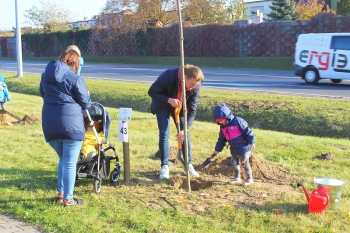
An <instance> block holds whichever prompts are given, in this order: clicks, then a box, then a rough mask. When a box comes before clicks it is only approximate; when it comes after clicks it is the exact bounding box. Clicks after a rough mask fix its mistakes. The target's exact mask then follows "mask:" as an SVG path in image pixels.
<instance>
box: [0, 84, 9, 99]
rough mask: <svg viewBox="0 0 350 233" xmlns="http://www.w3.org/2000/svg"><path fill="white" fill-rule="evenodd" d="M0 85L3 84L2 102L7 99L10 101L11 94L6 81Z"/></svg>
mask: <svg viewBox="0 0 350 233" xmlns="http://www.w3.org/2000/svg"><path fill="white" fill-rule="evenodd" d="M0 85H1V86H2V90H1V91H0V103H4V102H6V100H7V101H10V100H11V96H10V92H9V90H8V88H7V85H6V83H4V82H1V83H0Z"/></svg>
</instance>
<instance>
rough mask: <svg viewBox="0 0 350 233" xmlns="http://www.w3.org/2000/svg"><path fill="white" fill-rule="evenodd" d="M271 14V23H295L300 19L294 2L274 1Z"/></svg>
mask: <svg viewBox="0 0 350 233" xmlns="http://www.w3.org/2000/svg"><path fill="white" fill-rule="evenodd" d="M269 7H270V8H271V12H270V14H267V15H266V16H267V17H268V20H269V21H293V20H296V19H298V14H297V13H296V12H295V11H294V7H295V3H294V1H293V0H273V1H272V5H271V6H269Z"/></svg>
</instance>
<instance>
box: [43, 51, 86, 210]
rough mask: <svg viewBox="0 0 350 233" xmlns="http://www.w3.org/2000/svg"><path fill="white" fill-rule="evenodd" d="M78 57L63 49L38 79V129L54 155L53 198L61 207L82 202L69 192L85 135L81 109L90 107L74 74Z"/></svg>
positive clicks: (82, 84)
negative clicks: (55, 169)
mask: <svg viewBox="0 0 350 233" xmlns="http://www.w3.org/2000/svg"><path fill="white" fill-rule="evenodd" d="M79 58H80V56H79V54H78V53H77V52H76V51H74V50H66V51H64V52H63V53H62V54H61V56H60V58H59V60H53V61H50V62H49V63H48V64H47V66H46V68H45V72H44V73H43V74H42V76H41V82H40V95H41V96H42V97H43V99H44V103H43V108H42V128H43V132H44V136H45V140H46V141H47V142H48V143H49V144H50V146H51V147H52V148H53V149H54V150H55V151H56V152H57V154H58V158H59V162H58V172H57V173H58V185H57V191H58V196H57V200H58V201H59V202H60V203H62V204H63V205H65V206H67V205H76V204H82V203H83V200H82V199H77V198H73V192H74V185H75V177H76V164H77V161H78V156H79V151H80V149H81V145H82V142H83V139H84V134H85V127H84V120H83V110H85V109H88V108H89V107H90V105H91V100H90V95H89V94H88V91H87V90H86V86H85V82H84V80H83V79H82V78H81V77H80V76H79V75H77V72H78V70H79V65H80V63H79Z"/></svg>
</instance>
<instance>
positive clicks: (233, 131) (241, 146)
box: [214, 104, 255, 155]
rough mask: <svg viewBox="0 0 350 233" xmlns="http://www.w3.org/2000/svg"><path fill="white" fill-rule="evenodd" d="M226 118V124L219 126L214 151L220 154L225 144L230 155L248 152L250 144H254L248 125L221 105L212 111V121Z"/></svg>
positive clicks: (252, 134)
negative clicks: (227, 145)
mask: <svg viewBox="0 0 350 233" xmlns="http://www.w3.org/2000/svg"><path fill="white" fill-rule="evenodd" d="M219 118H226V119H227V124H226V125H225V126H220V133H219V138H218V141H217V143H216V145H215V150H216V151H218V152H221V151H222V149H223V148H224V146H225V144H226V142H228V143H229V145H230V150H231V154H232V155H241V154H244V153H245V152H248V151H250V150H251V149H252V148H251V146H250V144H254V143H255V138H254V133H253V131H252V130H251V129H250V128H249V127H248V123H247V122H246V121H245V120H244V119H242V118H240V117H236V116H234V115H233V114H232V112H231V110H230V109H229V108H228V107H227V106H225V105H223V104H221V105H219V106H217V107H216V108H215V109H214V119H215V120H216V119H219Z"/></svg>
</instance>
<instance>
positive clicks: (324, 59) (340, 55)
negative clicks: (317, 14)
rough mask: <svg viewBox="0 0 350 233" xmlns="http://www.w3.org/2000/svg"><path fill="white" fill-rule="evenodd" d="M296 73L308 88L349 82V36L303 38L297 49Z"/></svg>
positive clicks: (300, 37)
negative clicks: (322, 81)
mask: <svg viewBox="0 0 350 233" xmlns="http://www.w3.org/2000/svg"><path fill="white" fill-rule="evenodd" d="M294 73H295V75H296V76H299V77H301V78H302V79H304V81H305V82H306V83H307V84H317V83H318V81H319V80H320V79H330V80H331V81H332V82H333V83H340V82H341V81H342V80H345V79H350V33H310V34H300V35H299V36H298V39H297V42H296V45H295V55H294Z"/></svg>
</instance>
